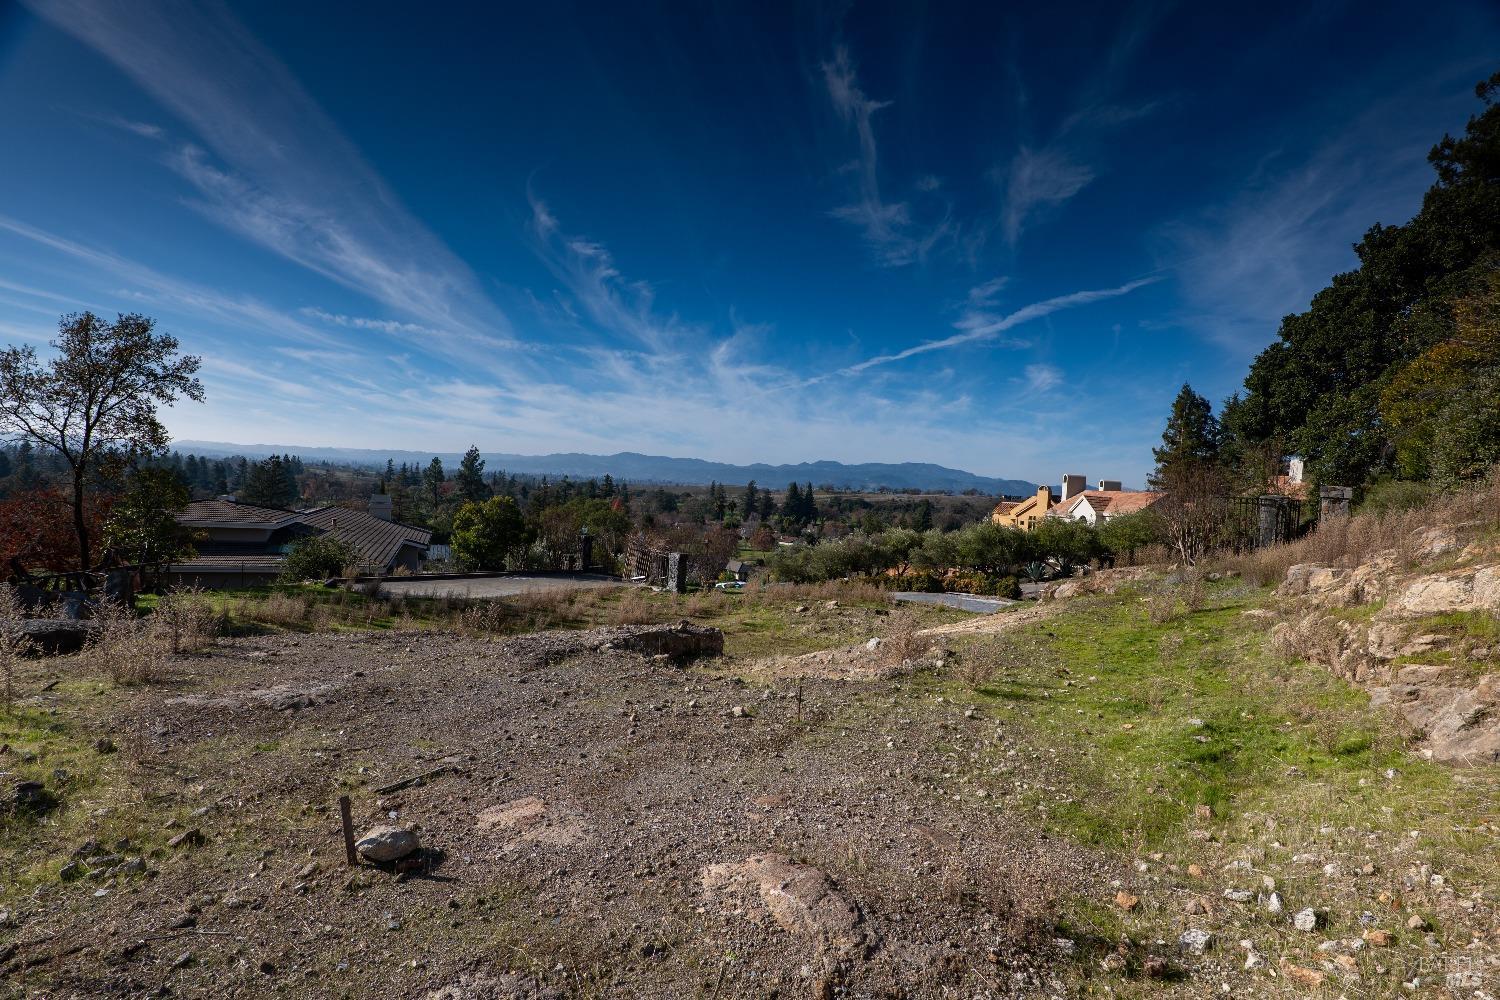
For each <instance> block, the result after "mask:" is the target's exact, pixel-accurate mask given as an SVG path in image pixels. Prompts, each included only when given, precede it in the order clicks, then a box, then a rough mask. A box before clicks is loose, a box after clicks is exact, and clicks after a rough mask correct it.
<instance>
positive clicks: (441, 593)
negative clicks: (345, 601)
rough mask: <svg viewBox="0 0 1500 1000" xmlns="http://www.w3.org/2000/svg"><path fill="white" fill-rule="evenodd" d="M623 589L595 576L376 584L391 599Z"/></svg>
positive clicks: (413, 579)
mask: <svg viewBox="0 0 1500 1000" xmlns="http://www.w3.org/2000/svg"><path fill="white" fill-rule="evenodd" d="M623 586H626V584H625V583H624V582H622V581H621V580H620V578H619V577H615V576H603V575H600V574H598V573H536V574H527V573H504V574H495V575H493V576H461V577H449V578H447V579H431V580H429V579H423V578H422V577H420V576H411V577H398V578H396V579H391V580H386V581H385V582H384V583H382V584H381V585H380V592H381V593H382V594H386V595H388V596H391V597H398V596H403V595H404V596H407V597H514V596H516V595H517V594H527V593H532V592H535V591H538V590H582V589H589V588H597V587H623Z"/></svg>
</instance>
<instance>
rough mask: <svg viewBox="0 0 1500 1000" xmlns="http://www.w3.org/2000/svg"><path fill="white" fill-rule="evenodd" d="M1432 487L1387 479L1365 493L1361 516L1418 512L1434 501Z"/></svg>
mask: <svg viewBox="0 0 1500 1000" xmlns="http://www.w3.org/2000/svg"><path fill="white" fill-rule="evenodd" d="M1432 492H1433V491H1432V486H1431V485H1430V484H1429V483H1425V482H1420V483H1419V482H1411V481H1409V480H1402V479H1385V480H1381V481H1380V482H1378V483H1375V484H1374V485H1373V486H1371V487H1370V488H1369V489H1367V490H1366V491H1365V498H1364V501H1363V502H1362V503H1361V504H1360V505H1359V513H1361V514H1374V515H1384V514H1400V513H1403V512H1405V511H1408V510H1416V509H1417V508H1418V507H1421V506H1423V505H1425V504H1426V503H1427V502H1428V501H1429V500H1431V499H1432Z"/></svg>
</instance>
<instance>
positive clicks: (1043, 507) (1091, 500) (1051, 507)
mask: <svg viewBox="0 0 1500 1000" xmlns="http://www.w3.org/2000/svg"><path fill="white" fill-rule="evenodd" d="M1160 498H1161V494H1160V493H1138V492H1135V491H1131V490H1126V489H1122V488H1121V483H1120V481H1119V480H1118V479H1104V480H1101V481H1100V483H1099V487H1098V489H1090V488H1089V485H1088V477H1087V476H1084V475H1081V474H1079V473H1076V472H1069V473H1065V474H1064V475H1063V477H1062V492H1061V493H1060V494H1054V493H1053V492H1052V487H1050V486H1038V487H1037V490H1036V494H1035V495H1034V496H1029V497H1027V498H1026V499H1025V500H1020V501H1009V500H1002V501H1001V502H1000V503H998V504H996V505H995V509H994V510H993V511H991V512H990V520H991V521H992V522H994V523H995V524H999V525H1003V526H1005V527H1008V528H1020V529H1021V530H1022V531H1030V530H1031V529H1032V528H1034V527H1036V526H1037V525H1038V524H1040V523H1041V521H1042V519H1043V518H1045V517H1066V518H1068V519H1069V520H1074V521H1080V520H1081V521H1087V522H1088V523H1089V524H1095V523H1097V522H1098V521H1099V520H1101V519H1103V520H1108V519H1109V518H1111V517H1116V516H1118V515H1120V514H1127V513H1134V512H1135V511H1138V510H1145V509H1146V508H1147V507H1149V506H1150V505H1151V504H1153V503H1155V502H1156V501H1157V500H1159V499H1160Z"/></svg>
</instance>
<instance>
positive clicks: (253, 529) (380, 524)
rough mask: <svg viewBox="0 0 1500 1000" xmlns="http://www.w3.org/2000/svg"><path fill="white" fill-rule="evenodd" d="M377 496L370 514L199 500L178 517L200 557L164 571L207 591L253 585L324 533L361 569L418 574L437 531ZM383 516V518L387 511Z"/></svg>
mask: <svg viewBox="0 0 1500 1000" xmlns="http://www.w3.org/2000/svg"><path fill="white" fill-rule="evenodd" d="M384 499H386V498H384V497H381V498H378V499H375V500H374V501H373V502H372V503H371V511H363V510H358V509H355V508H352V507H319V508H317V509H315V510H308V511H296V510H285V509H283V508H280V507H262V506H260V505H258V504H249V503H240V502H239V501H237V500H234V499H233V498H231V497H219V498H217V499H214V500H195V501H193V502H192V503H190V504H188V505H187V507H186V508H185V509H183V510H182V511H181V512H180V513H179V514H178V515H177V523H178V524H181V525H182V526H183V527H185V528H187V529H189V530H190V531H192V532H193V534H194V536H195V537H196V541H195V542H194V548H195V549H196V551H197V555H196V556H195V557H194V558H192V559H187V560H184V561H182V562H179V563H173V564H172V565H171V566H170V567H168V569H167V574H166V575H167V578H168V580H169V581H170V582H173V583H176V584H179V585H189V586H198V587H207V588H222V587H253V586H260V585H264V584H267V583H270V582H272V581H274V580H275V579H276V578H277V576H279V575H280V573H281V565H282V562H283V561H284V560H285V558H286V554H287V552H288V551H290V549H291V547H292V546H293V545H294V544H296V542H297V541H298V540H299V539H302V538H308V537H312V536H317V535H327V536H330V537H332V538H336V539H338V540H339V541H341V542H344V543H345V544H346V545H348V546H349V547H350V548H351V549H353V550H354V552H355V553H356V555H357V556H358V559H359V562H358V565H357V568H358V570H359V572H361V573H366V574H370V575H374V576H384V575H388V574H390V573H393V572H395V571H396V570H398V569H404V570H407V571H410V572H415V571H416V570H418V569H419V568H420V567H421V564H422V560H423V558H424V557H425V556H426V554H427V548H428V543H429V542H430V541H431V540H432V532H430V531H428V530H427V529H426V528H418V527H415V526H413V525H409V524H402V523H401V522H399V521H393V520H391V519H390V514H389V510H390V508H389V504H388V503H387V504H381V503H380V502H379V500H384ZM382 515H384V516H382Z"/></svg>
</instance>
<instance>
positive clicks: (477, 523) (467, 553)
mask: <svg viewBox="0 0 1500 1000" xmlns="http://www.w3.org/2000/svg"><path fill="white" fill-rule="evenodd" d="M528 540H529V539H528V538H527V537H526V523H525V521H524V520H523V519H522V517H521V509H520V508H519V507H517V506H516V502H515V501H514V500H512V499H511V498H510V497H491V498H490V499H489V500H485V501H484V502H483V503H476V502H474V501H470V502H469V503H466V504H464V505H463V506H462V507H460V508H459V509H458V513H456V514H454V515H453V535H452V538H451V540H450V541H451V544H452V546H453V558H454V559H455V560H456V561H457V562H458V564H459V565H460V566H462V567H463V568H464V569H466V570H470V569H504V568H505V564H506V561H507V560H508V559H509V558H510V555H511V553H512V552H515V551H516V550H517V549H520V548H522V547H523V546H525V545H526V543H527V542H528Z"/></svg>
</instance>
